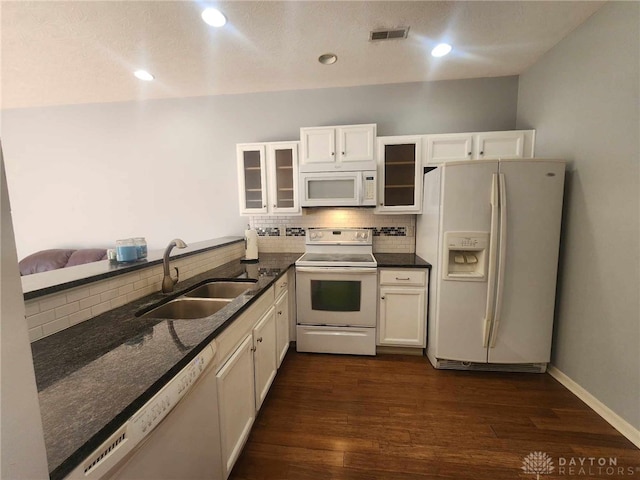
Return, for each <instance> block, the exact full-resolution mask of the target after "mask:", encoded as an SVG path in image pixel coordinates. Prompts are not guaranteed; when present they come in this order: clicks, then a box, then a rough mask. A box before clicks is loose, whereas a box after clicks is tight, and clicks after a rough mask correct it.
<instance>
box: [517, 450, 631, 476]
mask: <svg viewBox="0 0 640 480" xmlns="http://www.w3.org/2000/svg"><path fill="white" fill-rule="evenodd" d="M521 468H522V470H524V473H526V474H530V475H535V476H536V480H540V475H549V474H551V473H553V472H554V471H555V470H556V468H555V467H554V465H553V459H552V458H551V457H550V456H549V455H547V454H546V453H545V452H531V453H530V454H529V455H527V456H526V457H524V459H523V460H522V467H521ZM557 474H558V475H567V476H572V477H573V476H576V477H580V476H588V477H590V478H593V477H594V476H597V477H596V478H606V477H612V476H616V478H618V477H622V476H633V475H636V474H639V475H640V467H635V468H634V467H630V466H624V465H618V459H617V458H616V457H558V468H557Z"/></svg>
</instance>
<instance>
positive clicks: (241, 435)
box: [216, 334, 256, 478]
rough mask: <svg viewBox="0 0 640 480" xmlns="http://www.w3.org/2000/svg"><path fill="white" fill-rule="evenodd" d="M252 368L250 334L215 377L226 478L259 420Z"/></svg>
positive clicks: (251, 339) (251, 341)
mask: <svg viewBox="0 0 640 480" xmlns="http://www.w3.org/2000/svg"><path fill="white" fill-rule="evenodd" d="M253 365H254V361H253V336H252V335H251V334H250V335H247V336H246V338H245V339H244V340H243V341H242V343H241V344H240V346H239V347H238V349H237V350H236V351H235V352H234V353H233V355H232V356H231V358H229V360H227V361H226V362H225V364H224V366H223V367H222V368H221V369H220V370H219V371H218V373H217V374H216V378H217V382H218V409H219V417H220V445H221V450H222V452H221V453H222V469H223V472H222V473H223V475H224V478H227V477H228V476H229V473H231V469H232V468H233V465H234V464H235V462H236V460H237V459H238V456H239V455H240V452H241V451H242V447H243V446H244V444H245V442H246V440H247V438H248V437H249V432H250V431H251V426H252V425H253V421H254V420H255V418H256V408H255V403H254V398H255V393H254V392H255V387H254V381H253V375H254V373H253V372H254V366H253Z"/></svg>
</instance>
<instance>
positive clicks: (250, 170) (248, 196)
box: [236, 143, 267, 215]
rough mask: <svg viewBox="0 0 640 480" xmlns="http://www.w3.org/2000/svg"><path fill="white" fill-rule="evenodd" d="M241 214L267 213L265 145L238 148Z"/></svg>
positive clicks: (251, 144)
mask: <svg viewBox="0 0 640 480" xmlns="http://www.w3.org/2000/svg"><path fill="white" fill-rule="evenodd" d="M236 152H237V157H238V182H239V185H238V190H239V191H240V214H241V215H255V214H259V213H267V170H266V163H265V147H264V144H258V143H245V144H242V145H238V146H237V147H236Z"/></svg>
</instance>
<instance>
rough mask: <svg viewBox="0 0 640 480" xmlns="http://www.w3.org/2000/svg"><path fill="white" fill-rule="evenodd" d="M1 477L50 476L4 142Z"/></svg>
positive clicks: (0, 186)
mask: <svg viewBox="0 0 640 480" xmlns="http://www.w3.org/2000/svg"><path fill="white" fill-rule="evenodd" d="M0 177H1V178H0V193H1V199H0V204H1V205H0V206H1V207H2V208H1V209H2V230H0V232H1V234H2V241H1V243H0V253H1V254H2V263H1V265H0V271H1V272H2V277H1V283H0V285H1V288H0V299H1V300H2V301H1V302H0V478H4V479H43V478H49V474H48V468H47V454H46V451H45V446H44V434H43V432H42V420H41V418H40V406H39V404H38V393H37V391H36V379H35V374H34V371H33V360H32V358H31V348H30V346H29V340H28V339H27V323H26V322H25V321H24V312H25V310H24V302H23V299H22V287H21V285H20V275H19V274H18V259H17V256H16V248H15V242H14V237H13V226H12V224H11V209H10V206H9V197H8V195H7V184H6V177H5V169H4V161H3V159H2V146H1V145H0Z"/></svg>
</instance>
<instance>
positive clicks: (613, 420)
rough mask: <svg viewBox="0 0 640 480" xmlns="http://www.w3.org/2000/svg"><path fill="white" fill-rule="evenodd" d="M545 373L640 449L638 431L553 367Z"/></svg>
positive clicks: (639, 431)
mask: <svg viewBox="0 0 640 480" xmlns="http://www.w3.org/2000/svg"><path fill="white" fill-rule="evenodd" d="M547 373H548V374H549V375H551V376H552V377H553V378H555V379H556V380H557V381H558V382H560V383H561V384H562V385H564V386H565V387H566V388H567V390H569V391H570V392H571V393H573V394H574V395H575V396H576V397H578V398H579V399H580V400H582V401H583V402H584V403H586V404H587V405H588V406H589V407H591V408H592V409H593V410H594V411H595V412H596V413H597V414H598V415H600V416H601V417H602V418H603V419H604V420H606V421H607V422H608V423H609V424H611V426H612V427H613V428H615V429H616V430H617V431H618V432H620V433H621V434H622V435H624V436H625V437H626V438H627V439H629V441H630V442H631V443H633V444H634V445H635V446H636V447H638V448H640V430H638V429H637V428H635V427H634V426H633V425H631V424H630V423H629V422H627V421H626V420H625V419H623V418H622V417H621V416H620V415H618V414H617V413H615V412H614V411H613V410H611V409H610V408H609V407H607V406H606V405H605V404H604V403H602V402H601V401H600V400H598V399H597V398H596V397H594V396H593V395H591V394H590V393H589V392H588V391H587V390H585V389H584V388H583V387H582V386H580V385H579V384H577V383H576V382H575V381H574V380H572V379H571V378H570V377H568V376H567V375H566V374H565V373H563V372H561V371H560V370H558V369H557V368H556V367H554V366H553V365H549V367H548V368H547Z"/></svg>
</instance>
